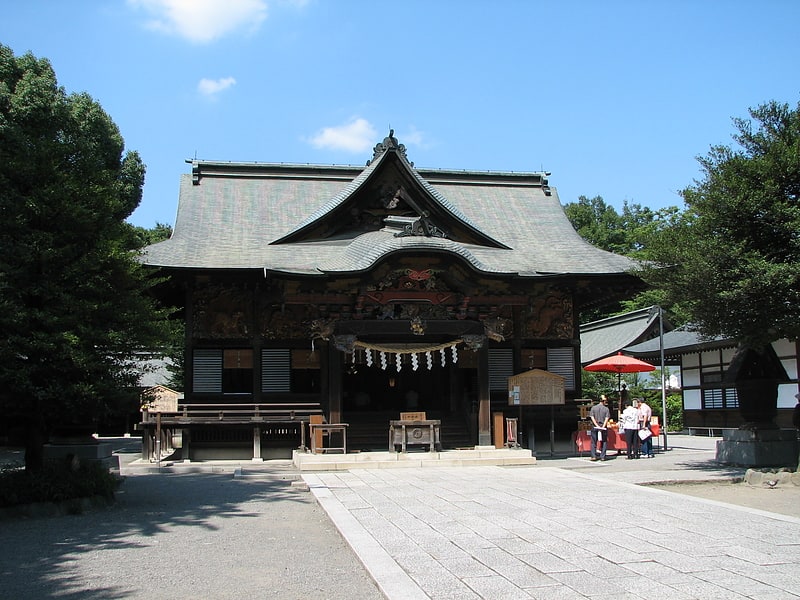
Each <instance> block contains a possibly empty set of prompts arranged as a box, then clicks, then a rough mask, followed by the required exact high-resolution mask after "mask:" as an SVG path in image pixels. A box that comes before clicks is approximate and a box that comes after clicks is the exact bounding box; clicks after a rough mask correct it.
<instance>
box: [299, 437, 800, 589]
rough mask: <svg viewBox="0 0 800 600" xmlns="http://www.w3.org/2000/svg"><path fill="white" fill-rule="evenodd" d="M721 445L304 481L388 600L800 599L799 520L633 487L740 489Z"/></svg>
mask: <svg viewBox="0 0 800 600" xmlns="http://www.w3.org/2000/svg"><path fill="white" fill-rule="evenodd" d="M714 443H715V440H714V439H709V438H690V437H689V436H680V437H676V439H675V441H674V442H673V444H671V449H670V450H669V452H667V453H665V454H661V455H658V456H657V457H656V458H654V459H639V460H635V461H628V460H626V459H625V458H624V457H615V458H613V459H611V460H608V461H606V462H605V463H599V462H598V463H592V462H589V461H588V459H586V458H577V457H560V458H554V459H550V460H540V461H539V463H538V464H537V465H536V466H534V467H518V468H513V467H511V468H508V467H469V468H449V467H443V468H440V469H361V470H352V471H350V472H343V473H318V474H309V475H304V479H305V481H306V482H307V483H308V484H309V486H310V488H311V491H312V492H313V494H314V495H315V496H316V498H317V500H318V501H319V503H320V504H321V505H322V507H323V508H324V509H325V511H326V512H327V513H328V515H329V517H330V518H331V520H332V521H333V523H334V524H335V525H336V527H337V528H338V529H339V531H340V532H341V533H342V535H343V536H344V537H345V539H346V540H347V542H348V543H349V544H350V546H351V547H352V548H353V550H354V551H355V552H356V554H357V555H358V557H359V559H360V560H361V561H362V563H363V564H364V565H365V566H366V567H367V570H368V571H369V572H370V574H371V575H372V577H373V578H374V579H375V581H376V582H377V583H378V586H379V587H380V588H381V590H382V591H383V592H384V593H385V594H386V596H387V597H388V598H390V599H403V600H409V599H416V598H420V599H423V598H436V599H443V598H453V599H459V600H467V599H479V598H487V599H488V598H491V599H500V598H509V599H511V598H513V599H515V600H518V599H519V598H546V599H548V600H553V599H559V598H592V599H603V598H609V599H611V598H613V599H614V600H620V599H624V598H631V599H634V598H636V599H640V598H655V597H664V598H670V599H673V598H674V599H680V598H698V599H707V598H725V599H726V600H729V599H737V598H798V597H800V519H797V518H793V517H787V516H783V515H778V514H775V513H768V512H765V511H760V510H754V509H747V508H742V507H737V506H733V505H729V504H724V503H720V502H714V501H711V500H703V499H699V498H691V497H687V496H683V495H678V494H675V493H672V492H668V491H662V490H657V489H651V488H647V487H642V486H639V485H633V483H643V482H656V481H685V480H691V481H700V480H725V479H732V478H737V477H741V476H742V475H743V471H744V470H742V469H729V468H725V467H719V466H718V465H716V464H715V463H714V462H713V458H714Z"/></svg>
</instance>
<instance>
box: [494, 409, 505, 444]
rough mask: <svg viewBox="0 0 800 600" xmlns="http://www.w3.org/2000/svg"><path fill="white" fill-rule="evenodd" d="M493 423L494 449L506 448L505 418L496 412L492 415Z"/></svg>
mask: <svg viewBox="0 0 800 600" xmlns="http://www.w3.org/2000/svg"><path fill="white" fill-rule="evenodd" d="M492 421H493V426H494V447H495V448H502V447H503V446H505V433H506V429H505V417H504V416H503V413H501V412H496V413H494V414H493V415H492Z"/></svg>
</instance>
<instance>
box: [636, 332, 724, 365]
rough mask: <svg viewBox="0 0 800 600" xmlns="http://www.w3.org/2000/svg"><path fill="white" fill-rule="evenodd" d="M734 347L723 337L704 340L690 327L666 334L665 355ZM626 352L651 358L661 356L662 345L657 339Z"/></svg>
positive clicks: (639, 356) (637, 345)
mask: <svg viewBox="0 0 800 600" xmlns="http://www.w3.org/2000/svg"><path fill="white" fill-rule="evenodd" d="M734 346H736V341H735V340H732V339H730V338H726V337H722V336H718V337H715V338H712V339H708V338H704V337H702V336H701V335H700V334H699V333H698V332H696V331H692V330H691V329H690V328H689V327H688V326H684V327H680V328H678V329H674V330H673V331H668V332H667V333H665V334H664V353H665V354H666V355H669V356H675V355H679V354H686V353H689V352H699V351H702V350H709V349H711V348H722V347H734ZM624 350H625V352H626V353H629V354H631V355H632V356H636V357H638V358H642V359H644V358H650V357H654V356H656V355H657V354H660V352H661V343H660V340H659V339H658V338H655V339H652V340H648V341H646V342H642V343H639V344H634V345H631V346H628V347H626V348H625V349H624Z"/></svg>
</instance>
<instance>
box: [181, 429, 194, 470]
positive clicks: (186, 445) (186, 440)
mask: <svg viewBox="0 0 800 600" xmlns="http://www.w3.org/2000/svg"><path fill="white" fill-rule="evenodd" d="M190 432H191V429H189V428H188V427H184V429H183V431H182V432H181V456H182V457H183V462H191V458H192V457H191V454H189V449H190V448H191V446H192V444H191V441H192V436H191V433H190Z"/></svg>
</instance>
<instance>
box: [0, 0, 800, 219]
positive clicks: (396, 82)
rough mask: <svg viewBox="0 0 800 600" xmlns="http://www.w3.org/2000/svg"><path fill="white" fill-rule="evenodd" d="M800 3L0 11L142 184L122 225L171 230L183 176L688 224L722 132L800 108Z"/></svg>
mask: <svg viewBox="0 0 800 600" xmlns="http://www.w3.org/2000/svg"><path fill="white" fill-rule="evenodd" d="M798 23H800V2H797V1H796V0H759V1H758V2H756V1H755V0H752V1H749V2H743V1H738V0H724V1H723V0H669V1H660V0H649V1H647V2H645V1H634V0H628V1H614V0H605V1H589V0H584V1H579V0H553V1H544V0H540V1H539V0H487V1H483V0H482V1H478V0H398V1H394V2H384V1H378V0H71V1H69V2H63V1H60V0H25V1H24V2H23V1H17V0H5V2H4V3H3V10H2V19H0V43H2V44H5V45H7V46H10V47H11V48H12V49H13V50H14V51H15V53H16V54H22V53H24V52H26V51H31V52H33V53H34V54H35V55H36V56H38V57H44V58H48V59H49V60H50V61H51V63H52V64H53V67H54V68H55V71H56V74H57V76H58V79H59V83H60V84H61V85H62V86H63V87H64V88H65V89H66V90H67V91H69V92H83V91H85V92H88V93H89V94H90V95H92V96H93V97H94V98H95V99H96V100H97V101H99V102H100V104H101V105H102V106H103V108H104V109H105V110H106V111H107V112H108V113H109V114H110V115H111V117H112V119H113V120H114V121H115V123H116V124H117V125H118V126H119V128H120V130H121V132H122V135H123V137H124V138H125V142H126V146H127V148H128V149H130V150H136V151H138V152H139V153H140V154H141V156H142V159H143V160H144V162H145V164H146V165H147V178H146V183H145V189H144V197H143V199H142V203H141V205H140V207H139V208H138V209H137V211H136V212H135V213H134V214H133V216H132V217H131V219H130V220H131V222H133V223H134V224H136V225H141V226H144V227H153V226H154V225H155V224H156V223H168V224H174V221H175V213H176V210H177V205H178V182H179V177H180V175H181V174H182V173H187V172H189V171H190V166H189V165H188V164H186V162H185V160H186V159H191V158H193V157H197V158H199V159H207V160H225V161H245V162H250V161H253V162H272V163H276V162H289V163H314V164H355V165H363V164H365V162H366V161H367V160H368V159H369V158H371V156H372V147H373V146H374V145H375V144H376V143H377V142H379V141H381V140H382V139H383V138H384V137H385V136H386V135H387V133H388V130H389V128H390V127H391V128H393V129H394V130H395V135H396V137H397V138H398V139H399V141H400V142H401V143H403V144H405V145H406V147H407V151H408V157H409V159H410V160H411V161H413V162H414V163H415V164H416V166H418V167H424V168H428V167H431V168H446V169H451V168H452V169H468V170H499V171H541V170H546V171H550V172H551V173H552V175H551V176H550V183H551V185H553V186H554V187H555V188H556V189H557V190H558V193H559V196H560V199H561V202H562V203H568V202H574V201H577V199H578V197H579V196H581V195H584V196H588V197H593V196H598V195H599V196H602V197H603V198H604V200H605V201H606V202H607V203H609V204H611V205H613V206H615V207H616V208H617V209H618V210H620V209H621V208H622V204H623V201H625V200H627V201H628V202H631V203H637V204H641V205H643V206H647V207H650V208H653V209H657V208H661V207H665V206H673V205H674V206H682V200H681V198H680V196H679V195H678V191H679V190H680V189H682V188H684V187H686V186H687V185H690V184H691V183H692V182H693V180H695V179H697V178H698V177H700V176H701V173H700V171H699V168H698V163H697V161H696V157H697V156H698V155H704V154H706V153H707V152H708V149H709V148H710V146H711V145H715V144H731V143H732V140H731V134H732V133H733V132H734V129H733V125H732V123H731V118H732V117H746V116H747V109H748V108H749V107H754V106H757V105H759V104H762V103H764V102H767V101H769V100H778V101H780V102H787V103H789V104H790V105H792V106H796V105H797V102H798V101H799V100H800V35H798V31H797V24H798Z"/></svg>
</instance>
